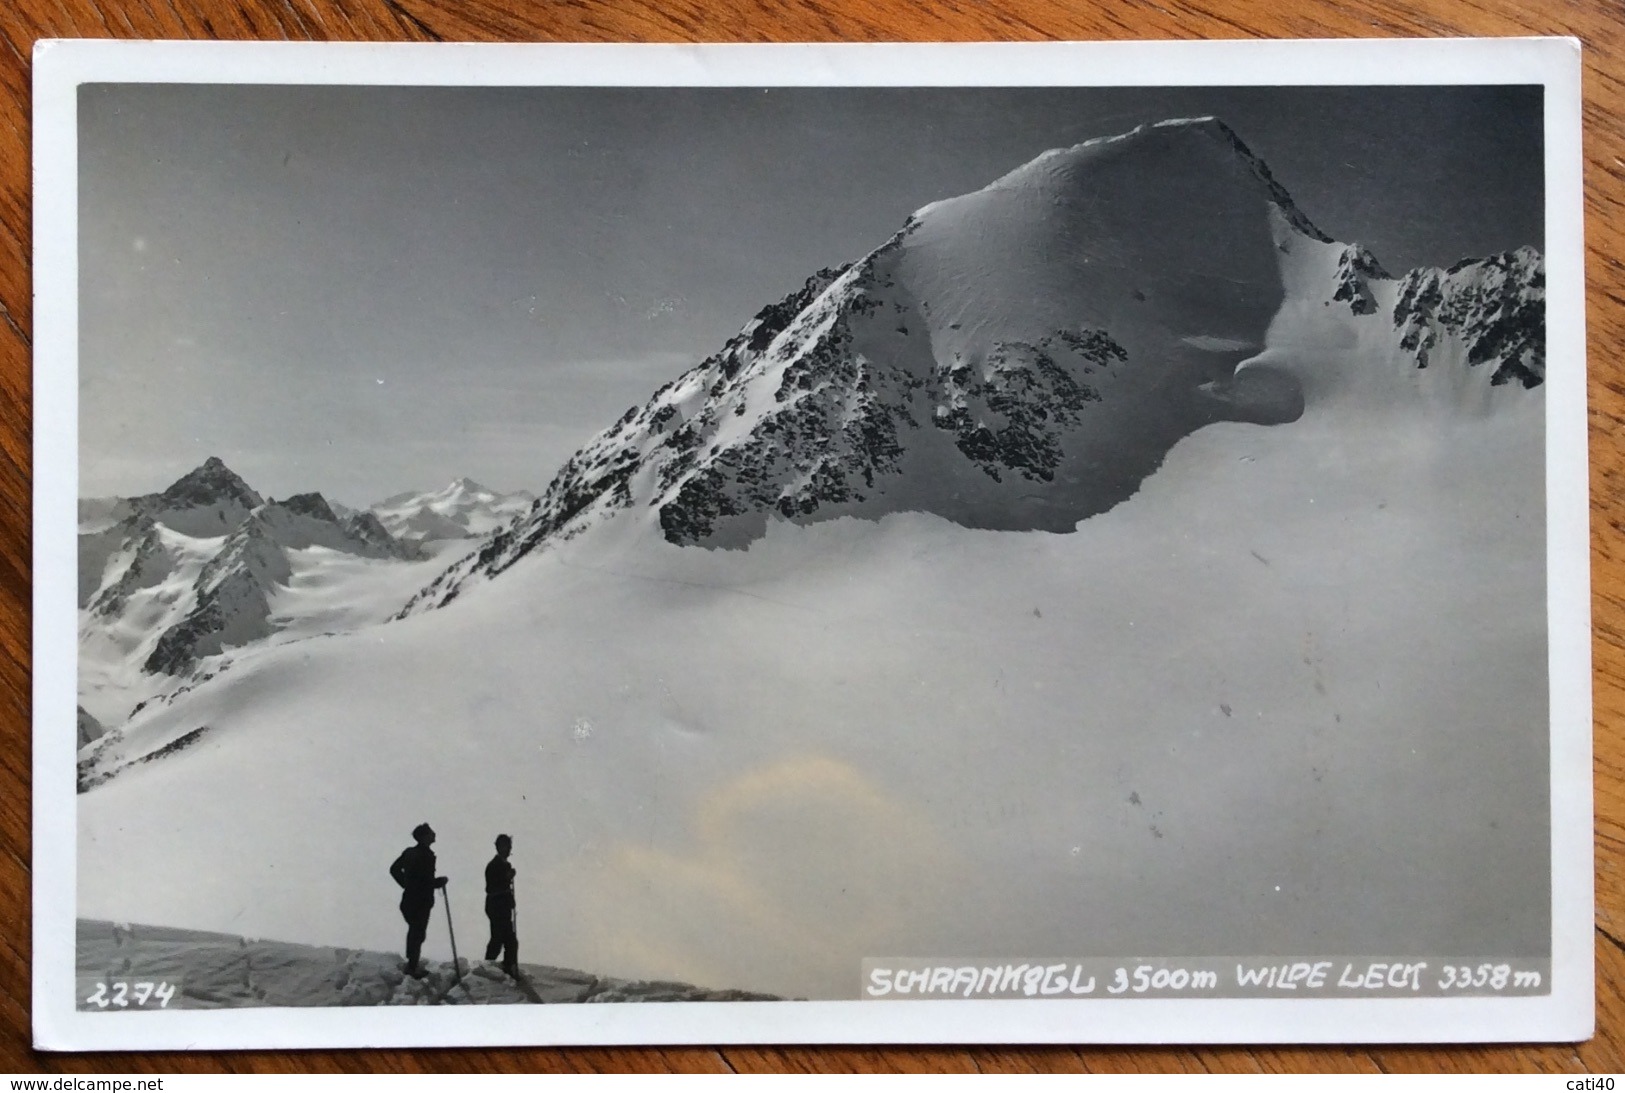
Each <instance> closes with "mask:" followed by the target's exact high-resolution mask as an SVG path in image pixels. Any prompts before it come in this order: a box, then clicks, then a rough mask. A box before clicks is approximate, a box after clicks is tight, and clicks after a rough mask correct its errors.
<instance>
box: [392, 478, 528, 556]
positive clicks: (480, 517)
mask: <svg viewBox="0 0 1625 1093" xmlns="http://www.w3.org/2000/svg"><path fill="white" fill-rule="evenodd" d="M535 500H536V498H535V496H534V495H532V494H530V493H527V492H525V491H523V490H520V491H518V492H515V493H501V492H499V491H497V490H493V489H491V488H489V487H488V486H483V485H481V484H480V483H478V482H476V481H474V480H473V479H472V478H459V479H457V480H455V481H454V482H452V483H450V484H449V485H446V486H444V487H442V488H440V489H438V490H430V491H427V492H424V493H412V492H406V493H398V494H395V495H394V496H393V497H388V498H385V499H384V500H382V501H380V502H378V503H377V504H376V505H373V506H372V507H371V509H370V510H369V511H370V512H371V513H372V515H373V516H375V517H376V518H377V519H378V521H379V523H380V524H381V525H382V526H383V527H384V528H385V529H387V530H388V532H389V533H390V534H391V535H393V536H395V537H396V538H400V539H410V540H415V541H417V542H430V541H433V540H439V539H464V538H477V537H478V536H481V535H486V534H488V533H490V532H491V531H493V530H495V529H496V528H498V527H501V526H502V525H504V524H506V523H509V522H511V521H512V520H514V519H515V518H516V517H518V516H519V515H521V514H522V513H524V512H526V511H528V510H529V509H530V507H531V505H532V504H533V503H534V502H535Z"/></svg>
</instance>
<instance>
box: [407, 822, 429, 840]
mask: <svg viewBox="0 0 1625 1093" xmlns="http://www.w3.org/2000/svg"><path fill="white" fill-rule="evenodd" d="M433 836H434V828H432V827H430V826H429V825H428V824H418V825H417V826H416V827H414V828H413V829H412V838H414V839H416V840H417V841H418V842H422V841H423V840H424V839H425V838H432V837H433Z"/></svg>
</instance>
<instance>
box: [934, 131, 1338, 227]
mask: <svg viewBox="0 0 1625 1093" xmlns="http://www.w3.org/2000/svg"><path fill="white" fill-rule="evenodd" d="M1152 154H1171V155H1174V156H1182V157H1184V158H1185V159H1186V160H1187V162H1188V163H1189V164H1190V165H1192V166H1194V165H1197V164H1202V163H1206V164H1209V165H1210V166H1211V165H1215V164H1222V163H1224V161H1229V164H1231V165H1233V166H1234V167H1236V168H1239V169H1241V170H1244V171H1245V172H1246V173H1247V174H1249V175H1251V176H1252V178H1253V179H1254V180H1255V181H1256V183H1257V184H1258V186H1259V187H1260V189H1261V192H1262V193H1263V195H1264V196H1265V197H1266V198H1267V199H1268V200H1269V202H1270V203H1271V204H1272V205H1274V206H1275V207H1276V209H1277V210H1279V212H1280V214H1281V216H1282V217H1283V219H1284V220H1285V221H1286V222H1287V223H1288V224H1290V225H1291V226H1292V228H1293V229H1294V230H1295V231H1297V232H1299V233H1300V234H1302V235H1306V236H1308V237H1309V238H1310V239H1313V240H1315V241H1316V242H1319V243H1330V242H1332V238H1331V236H1329V235H1327V234H1326V233H1325V232H1323V231H1321V230H1320V229H1319V228H1317V227H1316V226H1315V224H1314V223H1313V221H1311V220H1310V219H1309V217H1308V216H1306V215H1305V214H1304V213H1303V211H1302V210H1300V209H1299V208H1298V206H1297V204H1296V203H1295V202H1294V201H1293V199H1292V195H1291V194H1289V193H1288V192H1287V190H1286V187H1284V186H1282V185H1281V184H1280V183H1279V182H1278V181H1276V178H1275V176H1274V174H1272V173H1271V172H1270V169H1269V166H1268V165H1267V164H1266V163H1265V162H1264V161H1263V160H1262V159H1261V158H1259V156H1258V155H1257V154H1256V153H1254V152H1253V150H1252V149H1251V148H1249V147H1248V146H1247V143H1246V142H1245V141H1244V140H1242V139H1241V137H1240V136H1239V135H1238V134H1237V133H1236V131H1235V130H1234V129H1232V128H1230V126H1228V125H1226V124H1225V123H1224V122H1223V121H1221V120H1220V119H1219V118H1217V117H1213V116H1203V117H1192V118H1169V119H1166V120H1164V121H1159V122H1152V123H1150V124H1147V125H1140V126H1137V127H1135V128H1134V129H1131V130H1129V131H1128V132H1126V133H1119V134H1114V135H1111V136H1103V137H1095V138H1093V139H1091V140H1086V141H1084V142H1083V143H1081V144H1075V145H1073V146H1072V147H1070V148H1057V149H1052V150H1050V151H1048V152H1045V153H1043V154H1042V155H1040V156H1038V157H1037V158H1036V159H1034V160H1032V161H1031V162H1029V163H1027V164H1024V165H1023V166H1021V167H1018V168H1016V169H1015V170H1014V171H1011V172H1010V173H1009V174H1007V175H1005V176H1003V177H1002V178H1000V179H998V180H997V181H995V182H993V183H992V184H991V185H990V186H989V187H988V188H989V189H993V188H996V187H1008V186H1021V185H1032V184H1034V182H1035V181H1036V180H1037V179H1039V178H1041V177H1043V176H1045V175H1049V176H1055V177H1066V176H1067V175H1068V174H1069V173H1070V172H1071V171H1072V170H1073V169H1078V168H1081V169H1089V168H1090V167H1091V166H1092V165H1093V164H1095V163H1096V162H1097V161H1098V160H1101V159H1107V158H1116V157H1120V156H1126V157H1129V158H1135V157H1141V158H1143V157H1146V156H1148V155H1152ZM1152 189H1153V190H1155V189H1156V187H1155V186H1153V187H1152ZM927 208H930V206H927ZM923 211H924V210H922V212H923Z"/></svg>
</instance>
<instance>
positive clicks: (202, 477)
mask: <svg viewBox="0 0 1625 1093" xmlns="http://www.w3.org/2000/svg"><path fill="white" fill-rule="evenodd" d="M156 500H157V502H158V503H159V506H160V507H163V508H199V507H202V506H205V505H213V504H218V503H220V502H231V501H235V502H236V503H238V504H240V505H242V506H244V507H246V508H251V509H252V508H258V507H259V506H260V505H262V504H264V498H262V497H261V496H260V495H259V494H258V493H256V492H255V491H254V490H253V489H252V488H251V487H250V486H249V484H248V483H247V482H245V481H243V479H242V478H241V477H240V476H238V474H237V473H236V472H235V471H233V470H232V469H231V468H230V467H228V466H226V463H225V461H224V460H223V459H221V458H220V457H219V456H213V455H211V456H210V457H209V458H208V459H205V460H204V461H203V462H202V464H200V465H199V466H197V467H195V468H193V469H192V470H190V471H188V472H187V473H186V474H184V475H182V476H181V477H180V478H178V479H176V480H175V481H174V482H173V483H171V484H170V486H169V487H168V488H167V489H165V490H164V491H163V492H162V493H160V494H157V495H156Z"/></svg>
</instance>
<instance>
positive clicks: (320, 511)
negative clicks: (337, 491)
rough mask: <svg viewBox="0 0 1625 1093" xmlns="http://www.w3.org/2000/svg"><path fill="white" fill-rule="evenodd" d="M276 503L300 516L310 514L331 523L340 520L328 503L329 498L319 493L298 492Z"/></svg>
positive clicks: (315, 518)
mask: <svg viewBox="0 0 1625 1093" xmlns="http://www.w3.org/2000/svg"><path fill="white" fill-rule="evenodd" d="M276 503H277V504H280V505H281V506H282V507H283V508H284V509H286V510H287V511H288V512H291V513H294V514H295V515H298V516H308V517H310V518H311V519H312V520H321V521H324V522H326V523H329V524H332V523H337V522H338V515H337V514H336V513H334V511H333V509H332V507H331V506H330V505H328V503H327V498H325V497H323V496H322V495H321V494H319V493H296V494H294V495H293V496H292V497H287V498H284V499H283V500H282V501H280V502H276Z"/></svg>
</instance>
